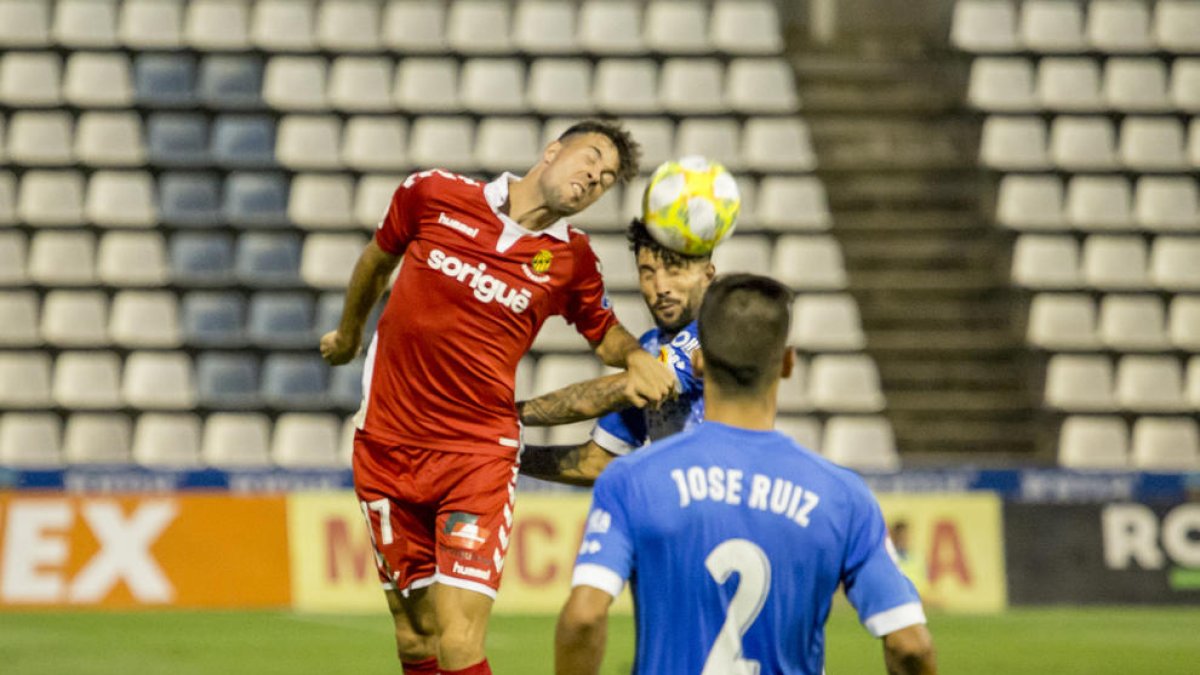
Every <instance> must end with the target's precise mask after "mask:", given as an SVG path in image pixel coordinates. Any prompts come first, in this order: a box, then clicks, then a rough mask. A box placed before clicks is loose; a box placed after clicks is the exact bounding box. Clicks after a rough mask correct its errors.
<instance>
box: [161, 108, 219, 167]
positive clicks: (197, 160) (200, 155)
mask: <svg viewBox="0 0 1200 675" xmlns="http://www.w3.org/2000/svg"><path fill="white" fill-rule="evenodd" d="M146 133H147V142H146V146H147V152H148V154H149V160H150V163H151V164H157V165H159V166H164V167H172V168H176V167H177V168H192V167H196V168H202V167H204V166H206V165H207V164H208V163H209V147H208V146H209V137H208V121H207V120H206V119H205V117H204V116H203V115H198V114H193V113H158V114H154V115H151V116H150V119H149V121H148V122H147V125H146Z"/></svg>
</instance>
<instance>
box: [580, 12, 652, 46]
mask: <svg viewBox="0 0 1200 675" xmlns="http://www.w3.org/2000/svg"><path fill="white" fill-rule="evenodd" d="M579 43H580V44H581V45H583V48H584V49H585V50H587V51H588V52H591V53H592V54H597V55H600V56H609V55H626V54H641V53H643V52H645V51H646V45H645V43H644V42H643V41H642V6H641V3H639V2H637V1H636V0H585V1H584V2H583V4H582V5H581V6H580V10H579Z"/></svg>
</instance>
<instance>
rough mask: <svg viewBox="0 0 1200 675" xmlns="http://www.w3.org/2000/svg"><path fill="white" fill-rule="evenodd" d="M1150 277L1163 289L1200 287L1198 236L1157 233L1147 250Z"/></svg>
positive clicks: (1174, 289)
mask: <svg viewBox="0 0 1200 675" xmlns="http://www.w3.org/2000/svg"><path fill="white" fill-rule="evenodd" d="M1150 278H1151V279H1152V280H1153V282H1154V285H1155V286H1157V287H1159V288H1161V289H1164V290H1170V291H1193V292H1194V291H1198V290H1200V239H1196V238H1195V237H1168V236H1162V237H1157V238H1156V239H1155V240H1154V244H1153V247H1152V248H1151V253H1150Z"/></svg>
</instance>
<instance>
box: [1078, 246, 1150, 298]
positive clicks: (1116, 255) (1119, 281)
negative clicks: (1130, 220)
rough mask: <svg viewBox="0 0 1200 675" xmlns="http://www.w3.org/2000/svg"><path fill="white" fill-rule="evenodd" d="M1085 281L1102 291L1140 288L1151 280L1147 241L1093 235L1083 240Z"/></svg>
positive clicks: (1144, 286)
mask: <svg viewBox="0 0 1200 675" xmlns="http://www.w3.org/2000/svg"><path fill="white" fill-rule="evenodd" d="M1081 269H1082V271H1083V280H1084V283H1086V284H1087V285H1088V286H1092V287H1094V288H1099V289H1102V290H1113V291H1116V290H1138V289H1143V288H1147V287H1149V285H1150V280H1149V277H1148V274H1147V268H1146V242H1145V241H1143V240H1142V238H1141V237H1136V236H1115V235H1101V234H1097V235H1092V236H1090V237H1088V238H1087V240H1086V241H1085V242H1084V243H1083V265H1082V268H1081Z"/></svg>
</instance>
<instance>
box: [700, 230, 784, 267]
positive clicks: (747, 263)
mask: <svg viewBox="0 0 1200 675" xmlns="http://www.w3.org/2000/svg"><path fill="white" fill-rule="evenodd" d="M770 257H771V240H770V239H769V238H768V237H765V236H761V235H741V236H738V237H732V238H730V239H727V240H725V241H724V242H722V243H721V245H720V246H718V247H717V249H716V250H714V251H713V253H712V262H713V265H714V266H715V267H716V268H717V270H718V271H719V272H720V273H721V274H738V273H743V272H746V273H753V272H755V271H759V270H762V265H763V261H765V260H768V259H769V258H770Z"/></svg>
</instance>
